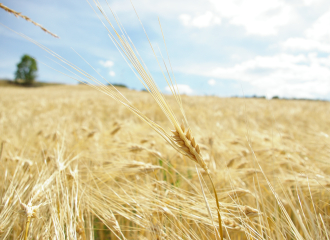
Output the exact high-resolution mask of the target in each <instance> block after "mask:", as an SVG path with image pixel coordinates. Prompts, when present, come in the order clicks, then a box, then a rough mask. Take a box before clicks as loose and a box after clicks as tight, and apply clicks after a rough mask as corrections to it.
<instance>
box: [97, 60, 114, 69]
mask: <svg viewBox="0 0 330 240" xmlns="http://www.w3.org/2000/svg"><path fill="white" fill-rule="evenodd" d="M99 63H100V64H101V65H102V66H103V67H106V68H110V67H112V66H113V64H114V62H113V61H110V60H106V61H103V60H101V61H99Z"/></svg>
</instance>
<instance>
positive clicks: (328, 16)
mask: <svg viewBox="0 0 330 240" xmlns="http://www.w3.org/2000/svg"><path fill="white" fill-rule="evenodd" d="M329 23H330V10H328V11H327V12H326V13H324V14H323V15H322V16H321V17H319V18H318V19H317V20H316V21H315V23H314V24H313V25H312V27H311V28H309V29H307V30H306V36H307V37H308V38H309V39H315V40H319V41H323V42H327V43H330V28H329Z"/></svg>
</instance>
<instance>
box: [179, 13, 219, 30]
mask: <svg viewBox="0 0 330 240" xmlns="http://www.w3.org/2000/svg"><path fill="white" fill-rule="evenodd" d="M179 18H180V20H181V22H182V24H183V25H185V26H193V27H197V28H205V27H209V26H212V25H219V24H221V19H220V18H219V17H217V16H215V14H214V13H212V12H210V11H207V12H206V13H204V14H202V15H199V16H197V17H195V18H192V17H191V16H190V15H189V14H181V15H180V16H179Z"/></svg>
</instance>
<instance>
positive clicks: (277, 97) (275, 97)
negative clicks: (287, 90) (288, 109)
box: [272, 96, 280, 99]
mask: <svg viewBox="0 0 330 240" xmlns="http://www.w3.org/2000/svg"><path fill="white" fill-rule="evenodd" d="M272 99H280V98H279V96H274V97H272Z"/></svg>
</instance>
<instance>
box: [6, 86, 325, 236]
mask: <svg viewBox="0 0 330 240" xmlns="http://www.w3.org/2000/svg"><path fill="white" fill-rule="evenodd" d="M120 91H121V92H122V93H123V94H124V95H125V96H126V97H127V98H128V99H129V100H130V101H131V103H132V104H133V105H134V106H135V107H137V108H138V109H139V110H140V111H141V112H142V113H143V114H144V115H146V116H147V117H148V118H150V119H151V120H153V121H154V122H156V123H157V124H159V125H161V126H162V127H163V128H164V129H165V130H166V131H170V129H172V127H171V125H170V123H169V122H168V120H167V118H166V117H165V116H164V114H163V112H162V110H161V109H160V108H159V107H158V106H157V104H156V103H155V101H154V100H153V99H152V97H151V96H150V94H149V93H147V92H139V91H133V90H128V89H124V88H123V89H120ZM166 99H167V100H168V103H169V105H170V106H172V107H173V109H174V112H175V113H177V112H178V111H179V110H178V108H177V104H176V102H175V100H174V98H173V97H172V96H166ZM182 101H183V106H184V110H185V113H186V117H187V119H188V121H189V123H190V128H191V130H192V131H193V132H194V136H195V139H196V142H198V143H199V146H200V149H201V154H202V155H203V156H204V159H205V161H206V164H207V167H208V169H209V170H210V175H211V177H212V179H213V181H214V184H215V187H216V190H217V193H218V196H219V202H220V209H221V217H222V227H223V232H224V237H225V238H226V239H329V235H330V232H329V224H330V219H329V210H330V209H329V199H330V193H329V187H330V177H329V173H330V167H329V166H330V165H329V156H330V148H329V146H330V145H329V143H330V139H329V135H330V129H329V128H330V119H329V109H330V103H329V102H321V101H288V100H266V99H242V98H218V97H211V96H207V97H203V96H182ZM179 120H180V121H181V120H182V119H179ZM0 143H2V145H1V146H2V148H1V155H0V159H1V160H0V173H1V175H0V197H1V198H0V199H1V200H0V201H1V205H0V234H1V237H0V239H83V240H85V239H100V240H101V239H102V240H104V239H219V235H218V233H217V232H216V229H217V227H218V218H217V213H216V211H217V210H216V209H217V207H216V204H215V199H214V194H213V192H212V188H211V185H210V181H209V178H207V177H206V173H205V172H204V170H203V169H202V168H200V167H199V166H197V165H195V164H194V162H193V161H191V160H189V159H188V158H187V157H184V156H183V155H181V154H180V153H178V152H177V151H176V150H174V149H173V148H172V147H171V146H170V145H169V144H168V143H166V142H165V141H164V139H162V138H161V137H160V136H159V135H158V134H157V133H156V132H155V131H153V130H152V129H151V128H150V127H149V126H148V125H147V124H146V123H145V122H143V121H142V120H140V119H139V118H138V117H136V116H135V115H134V114H132V113H131V112H130V111H129V110H128V109H127V108H125V107H124V106H123V105H122V104H119V103H117V102H115V101H114V100H113V99H111V98H110V97H108V96H106V95H105V94H102V93H99V92H98V91H96V90H94V89H92V88H91V87H88V86H82V85H79V86H64V85H62V86H49V87H39V88H20V87H1V88H0ZM198 172H199V173H200V175H198ZM201 186H202V188H201ZM203 192H204V193H203ZM204 196H205V199H204ZM206 202H207V204H208V205H209V207H210V209H211V215H212V217H210V214H209V213H208V208H207V204H206ZM27 228H28V229H27Z"/></svg>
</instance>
